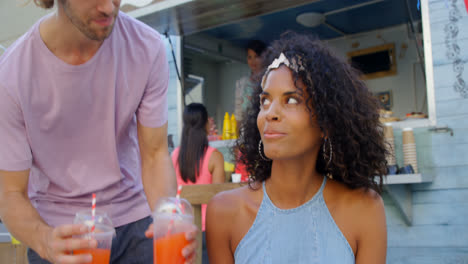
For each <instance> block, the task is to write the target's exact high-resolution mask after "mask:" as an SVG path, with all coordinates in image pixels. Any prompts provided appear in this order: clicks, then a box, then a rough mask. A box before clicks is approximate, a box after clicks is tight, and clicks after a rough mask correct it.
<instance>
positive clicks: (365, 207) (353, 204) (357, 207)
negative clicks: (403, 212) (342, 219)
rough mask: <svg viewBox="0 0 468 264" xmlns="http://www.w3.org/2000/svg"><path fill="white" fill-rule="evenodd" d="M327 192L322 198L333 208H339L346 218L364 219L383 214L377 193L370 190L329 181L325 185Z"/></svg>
mask: <svg viewBox="0 0 468 264" xmlns="http://www.w3.org/2000/svg"><path fill="white" fill-rule="evenodd" d="M327 187H328V190H325V191H324V197H325V199H326V200H329V201H330V203H332V204H333V207H335V208H341V209H343V210H345V211H346V212H347V215H348V216H353V215H354V216H355V217H356V218H365V217H372V216H373V215H374V216H375V215H376V214H377V213H384V203H383V200H382V197H381V196H380V194H379V193H377V192H376V191H374V190H372V189H365V188H356V189H353V188H350V187H349V186H347V185H345V184H344V183H341V182H337V181H334V180H331V181H329V182H328V184H327Z"/></svg>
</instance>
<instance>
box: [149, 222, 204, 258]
mask: <svg viewBox="0 0 468 264" xmlns="http://www.w3.org/2000/svg"><path fill="white" fill-rule="evenodd" d="M197 234H198V228H197V226H195V225H192V230H190V231H187V232H185V238H186V239H187V240H188V241H189V242H190V244H189V245H187V246H186V247H184V249H183V250H182V256H184V258H185V259H186V262H185V263H195V258H196V257H197V245H198V244H197V240H196V238H197ZM145 235H146V237H147V238H153V224H151V225H150V226H149V227H148V229H147V230H146V231H145Z"/></svg>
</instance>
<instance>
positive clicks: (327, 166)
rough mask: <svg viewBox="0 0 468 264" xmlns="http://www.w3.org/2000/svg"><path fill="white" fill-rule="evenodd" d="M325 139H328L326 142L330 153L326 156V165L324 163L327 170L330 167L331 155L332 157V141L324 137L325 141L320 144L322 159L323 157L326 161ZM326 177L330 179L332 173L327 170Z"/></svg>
mask: <svg viewBox="0 0 468 264" xmlns="http://www.w3.org/2000/svg"><path fill="white" fill-rule="evenodd" d="M327 141H328V144H329V146H330V147H329V148H330V155H329V156H328V161H327V165H326V170H327V171H329V168H330V164H331V161H332V157H333V145H332V142H331V139H326V138H325V142H323V145H322V154H323V159H325V161H326V156H325V145H326V144H327ZM327 177H328V178H330V179H333V175H331V173H330V172H327Z"/></svg>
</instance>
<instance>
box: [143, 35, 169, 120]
mask: <svg viewBox="0 0 468 264" xmlns="http://www.w3.org/2000/svg"><path fill="white" fill-rule="evenodd" d="M158 48H159V49H158V53H157V54H156V57H155V60H154V62H153V66H152V67H151V72H150V76H149V78H148V82H147V84H146V87H145V91H144V93H143V98H142V99H141V102H140V105H139V107H138V110H137V118H138V121H139V122H140V123H141V124H142V125H144V126H146V127H160V126H162V125H164V124H165V123H166V122H167V115H168V113H167V111H168V105H167V86H168V82H169V64H168V62H167V60H166V49H165V48H164V44H163V42H162V40H161V41H159V47H158Z"/></svg>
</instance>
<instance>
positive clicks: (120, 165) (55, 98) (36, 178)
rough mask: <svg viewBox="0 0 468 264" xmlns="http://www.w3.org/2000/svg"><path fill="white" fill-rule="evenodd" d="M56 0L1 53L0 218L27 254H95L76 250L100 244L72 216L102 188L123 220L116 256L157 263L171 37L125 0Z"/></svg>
mask: <svg viewBox="0 0 468 264" xmlns="http://www.w3.org/2000/svg"><path fill="white" fill-rule="evenodd" d="M35 2H36V3H37V4H39V5H41V6H43V7H45V8H50V7H52V6H53V5H54V0H35ZM57 5H58V7H57V10H56V11H55V12H54V13H52V14H50V15H48V16H46V17H44V18H42V19H41V20H39V21H38V22H37V23H36V24H35V25H34V26H33V27H32V28H31V29H30V30H29V31H28V32H27V33H25V34H24V35H23V36H22V37H21V38H20V39H18V40H17V41H16V42H15V43H14V44H12V45H11V46H10V47H9V49H8V50H7V51H6V52H5V53H4V54H3V55H2V56H1V57H0V216H1V218H2V220H3V222H4V223H5V225H6V226H7V228H8V230H9V231H10V232H11V233H12V234H13V235H14V236H15V237H16V238H18V239H19V240H20V241H22V242H23V243H24V244H26V245H27V246H28V247H30V249H31V250H30V251H29V252H28V257H29V260H30V263H49V262H53V263H57V262H59V263H88V262H89V261H90V258H91V256H90V255H87V254H83V255H71V254H70V252H71V251H73V250H77V249H84V248H93V247H96V243H95V241H89V240H84V239H77V238H72V236H73V235H79V234H83V233H85V232H87V229H86V227H84V226H80V225H72V224H71V223H72V222H73V217H74V214H75V213H76V212H77V211H80V210H85V209H89V208H90V206H91V195H92V193H96V197H97V203H96V207H97V209H98V210H101V211H105V212H107V213H108V215H109V216H110V218H111V219H112V222H113V224H114V226H115V227H116V230H117V237H116V238H115V239H114V243H113V245H112V253H111V262H113V263H152V251H153V250H152V240H151V239H148V238H146V237H145V234H144V232H145V230H147V228H148V225H149V224H150V223H151V219H150V217H149V215H150V212H151V209H152V208H153V206H154V204H155V202H156V200H157V199H158V198H159V197H161V196H172V195H174V194H175V189H176V177H175V173H174V169H173V167H172V163H171V159H170V157H169V153H168V147H167V99H166V94H167V86H168V78H169V69H168V63H167V61H166V55H165V48H164V44H163V42H162V39H161V36H160V35H159V33H157V32H156V31H154V30H153V29H151V28H150V27H148V26H146V25H144V24H143V23H141V22H139V21H137V20H135V19H133V18H131V17H129V16H127V15H125V14H124V13H121V12H119V6H120V1H119V0H86V1H83V0H60V1H57ZM146 234H147V236H151V232H149V231H147V233H146ZM194 235H195V234H194V232H191V233H188V234H187V237H188V238H189V239H190V240H192V241H194ZM194 249H195V243H194V242H193V243H192V244H191V245H189V246H187V248H185V249H184V252H186V251H187V252H188V254H187V256H188V257H189V258H190V259H191V260H193V258H194V251H195V250H194Z"/></svg>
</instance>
